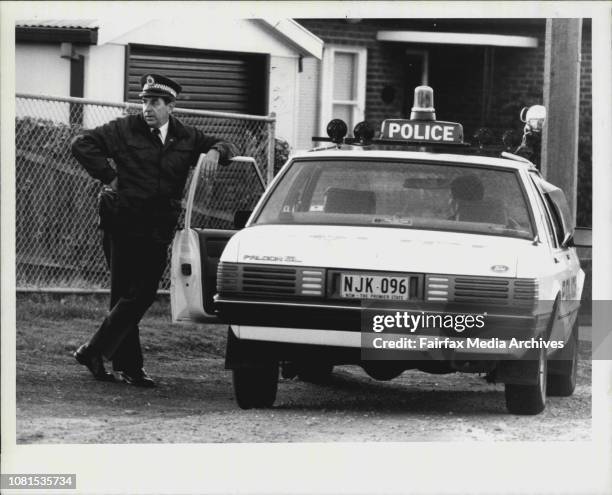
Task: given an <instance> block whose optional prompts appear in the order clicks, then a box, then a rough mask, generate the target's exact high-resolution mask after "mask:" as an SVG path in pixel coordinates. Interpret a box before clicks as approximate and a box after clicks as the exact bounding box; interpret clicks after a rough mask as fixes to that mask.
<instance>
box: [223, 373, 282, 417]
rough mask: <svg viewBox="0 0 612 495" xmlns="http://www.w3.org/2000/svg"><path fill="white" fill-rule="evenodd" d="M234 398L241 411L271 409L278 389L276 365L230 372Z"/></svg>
mask: <svg viewBox="0 0 612 495" xmlns="http://www.w3.org/2000/svg"><path fill="white" fill-rule="evenodd" d="M232 381H233V384H234V396H235V397H236V402H237V403H238V406H239V407H240V408H241V409H252V408H255V409H264V408H269V407H272V405H273V404H274V401H275V400H276V391H277V389H278V363H277V362H275V363H270V364H265V365H261V366H244V367H240V368H236V369H234V370H232Z"/></svg>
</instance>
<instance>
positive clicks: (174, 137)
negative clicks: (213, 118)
mask: <svg viewBox="0 0 612 495" xmlns="http://www.w3.org/2000/svg"><path fill="white" fill-rule="evenodd" d="M140 82H141V86H142V92H141V93H140V95H139V96H140V97H141V98H142V113H141V114H138V115H129V116H127V117H122V118H119V119H116V120H114V121H112V122H109V123H107V124H104V125H102V126H100V127H97V128H96V129H93V130H89V131H85V132H83V133H82V134H81V135H79V136H77V137H76V138H75V140H74V141H73V143H72V153H73V155H74V157H75V158H76V159H77V160H78V162H79V163H80V164H81V165H82V166H83V167H84V168H85V170H87V172H88V173H89V174H90V175H91V176H92V177H93V178H95V179H98V180H100V181H102V182H103V183H104V184H105V187H106V189H107V191H108V192H109V193H110V194H109V195H108V196H109V197H110V198H111V200H110V203H111V204H110V206H108V205H107V206H108V207H107V213H108V212H109V211H110V212H111V214H110V215H107V217H106V219H105V223H106V225H105V229H106V231H107V233H108V234H109V237H108V247H109V248H110V260H111V263H110V265H111V310H110V312H109V313H108V315H107V317H106V318H105V319H104V321H103V322H102V324H101V326H100V327H99V329H98V330H97V331H96V332H95V333H94V335H93V336H92V337H91V339H90V340H89V342H88V343H86V344H84V345H82V346H81V347H79V348H78V350H77V351H76V352H75V358H76V360H77V361H78V362H79V363H81V364H83V365H85V366H87V368H88V369H89V370H90V371H91V373H92V374H93V375H94V377H95V378H96V379H98V380H103V381H114V380H119V381H123V382H125V383H128V384H132V385H136V386H141V387H152V386H155V382H154V381H153V380H152V379H151V378H150V377H149V376H148V375H147V373H146V372H145V370H144V368H143V359H142V352H141V348H140V338H139V335H138V323H139V322H140V319H141V318H142V316H143V315H144V313H145V312H146V310H147V309H148V308H149V306H150V305H151V304H152V303H153V301H154V299H155V295H156V292H157V288H158V285H159V281H160V279H161V276H162V274H163V272H164V269H165V268H166V260H167V249H168V245H169V243H170V241H171V240H172V236H173V233H174V230H175V227H176V223H177V220H178V217H179V214H180V212H181V197H182V193H183V189H184V186H185V182H186V180H187V175H188V172H189V169H190V168H191V167H193V166H194V165H195V164H196V163H197V160H198V158H199V156H200V154H202V153H205V154H206V156H205V159H204V167H205V168H207V169H208V170H214V169H215V168H216V167H217V165H218V164H221V165H226V164H227V163H229V161H230V160H231V158H232V157H233V156H234V152H233V146H232V145H231V144H229V143H226V142H223V141H221V140H219V139H216V138H214V137H210V136H206V135H204V134H203V133H202V132H201V131H200V130H198V129H196V128H194V127H188V126H185V125H183V124H182V123H181V122H180V121H179V120H178V119H177V118H175V117H174V116H173V115H172V111H173V110H174V105H175V100H176V97H177V95H178V94H179V92H180V91H181V89H182V88H181V86H180V85H179V84H178V83H176V82H175V81H173V80H172V79H170V78H168V77H164V76H162V75H159V74H146V75H144V76H143V77H142V79H141V81H140ZM109 158H112V159H113V160H114V162H115V164H116V170H115V169H113V167H111V165H110V164H109V161H108V159H109ZM113 193H116V194H113ZM103 357H105V358H107V359H110V360H112V362H113V369H114V373H113V374H111V373H109V372H107V371H106V369H105V367H104V362H103Z"/></svg>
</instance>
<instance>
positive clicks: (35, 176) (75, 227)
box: [15, 94, 275, 292]
mask: <svg viewBox="0 0 612 495" xmlns="http://www.w3.org/2000/svg"><path fill="white" fill-rule="evenodd" d="M15 111H16V121H15V148H16V150H15V151H16V152H15V158H16V159H15V181H16V191H15V193H16V197H15V201H16V205H15V206H16V222H15V234H16V246H15V250H16V252H15V257H16V264H17V266H16V285H17V290H22V291H30V290H41V291H57V290H62V291H63V290H65V291H84V292H96V291H106V290H108V287H109V286H110V277H109V273H108V269H107V266H106V263H105V260H104V256H103V251H102V246H101V232H99V230H98V213H97V197H98V193H99V191H100V189H101V184H100V183H99V182H98V181H96V180H94V179H92V178H91V177H90V176H89V175H88V174H87V173H86V172H85V171H84V169H83V168H82V167H81V166H80V165H79V164H78V163H77V162H76V160H75V159H74V158H73V157H72V155H71V152H70V144H71V141H72V139H73V138H74V136H76V135H77V134H78V133H79V132H80V131H81V130H82V129H84V128H85V129H89V128H93V127H97V126H99V125H102V124H104V123H106V122H109V121H110V120H113V119H115V118H118V117H121V116H124V115H127V114H128V113H137V112H139V111H140V105H138V104H133V103H106V102H96V101H90V100H86V99H82V98H57V97H50V96H38V95H25V94H18V95H17V96H16V106H15ZM174 114H175V115H176V116H177V117H178V118H179V119H180V120H181V121H182V122H183V123H184V124H187V125H191V126H195V127H198V128H200V129H201V130H202V131H204V132H205V133H206V134H210V135H213V136H217V137H219V138H223V139H226V140H228V141H230V142H232V143H234V144H235V145H236V147H237V148H238V151H239V153H240V154H241V155H243V156H252V157H253V158H255V161H256V163H257V165H258V168H259V170H260V173H261V176H263V177H264V178H267V179H268V181H269V180H270V179H271V177H272V176H273V173H274V170H273V168H274V145H275V140H274V124H275V119H274V116H269V117H261V116H251V115H234V114H227V113H217V112H207V111H198V110H187V109H178V108H177V109H176V110H175V112H174ZM205 179H206V180H207V181H208V184H207V187H206V191H207V195H206V198H205V203H201V206H200V207H201V208H204V209H205V210H206V211H207V212H208V213H207V216H206V218H207V219H208V220H207V221H206V222H205V223H203V224H202V225H200V226H201V227H209V228H228V227H229V226H230V223H229V221H230V218H231V214H230V211H229V209H230V208H233V207H235V206H236V205H239V206H245V205H246V206H252V204H253V203H254V201H256V199H257V198H258V195H259V194H260V190H261V185H260V183H259V181H258V180H257V174H249V173H248V172H245V169H244V167H240V166H234V165H231V166H230V167H227V169H224V168H221V167H220V168H219V169H218V173H217V174H215V176H214V177H206V178H205ZM187 184H189V181H187ZM236 184H239V185H238V186H236ZM237 187H238V189H236V188H237ZM184 196H185V195H184ZM228 198H233V199H231V200H228ZM239 198H243V200H242V201H237V199H239ZM244 198H246V201H245V200H244ZM247 203H248V205H247ZM183 207H184V204H183ZM181 222H182V218H181V221H180V222H179V224H180V223H181ZM169 287H170V279H169V270H168V269H166V273H165V274H164V276H163V278H162V281H161V283H160V289H161V290H167V289H169Z"/></svg>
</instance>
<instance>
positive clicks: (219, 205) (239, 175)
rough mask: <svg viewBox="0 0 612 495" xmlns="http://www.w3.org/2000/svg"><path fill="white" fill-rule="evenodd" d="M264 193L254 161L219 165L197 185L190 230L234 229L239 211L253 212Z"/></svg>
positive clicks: (238, 161) (238, 160) (239, 161)
mask: <svg viewBox="0 0 612 495" xmlns="http://www.w3.org/2000/svg"><path fill="white" fill-rule="evenodd" d="M263 191H264V186H263V183H262V178H261V174H259V173H258V170H257V168H256V164H255V162H254V161H247V160H242V161H241V160H240V159H237V160H236V161H232V162H231V163H230V164H229V165H227V166H219V167H218V168H217V170H216V171H215V172H214V173H213V174H208V175H206V176H203V177H202V178H201V179H200V180H199V181H198V183H197V186H196V190H195V195H194V200H193V209H192V216H191V227H192V228H199V229H233V228H234V214H235V213H236V212H237V211H239V210H248V211H251V210H253V209H254V208H255V205H256V203H257V201H259V198H260V197H261V195H262V194H263Z"/></svg>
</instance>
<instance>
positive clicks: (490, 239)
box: [171, 87, 584, 414]
mask: <svg viewBox="0 0 612 495" xmlns="http://www.w3.org/2000/svg"><path fill="white" fill-rule="evenodd" d="M327 130H328V135H329V137H328V138H325V140H327V141H329V143H327V144H324V145H323V146H320V147H318V148H315V149H313V150H310V151H308V152H301V153H299V154H296V155H294V156H292V157H291V158H290V159H289V161H288V162H287V163H286V164H285V166H284V167H283V168H282V170H281V171H280V173H278V175H277V176H276V177H275V179H274V180H273V182H272V183H271V184H270V185H269V187H267V189H266V190H265V193H263V195H262V196H261V198H260V199H259V201H258V202H257V204H256V205H255V206H254V208H252V209H250V210H246V211H245V210H241V211H236V212H235V215H234V224H235V225H234V228H229V229H226V230H211V229H202V228H199V227H198V225H196V223H194V222H193V221H192V214H193V210H194V208H196V206H194V197H195V196H196V192H195V191H196V189H197V188H198V187H200V186H199V185H198V181H197V179H194V180H193V182H192V184H191V189H190V192H189V198H188V202H187V216H186V221H185V228H184V229H183V230H180V231H179V232H178V233H177V234H176V238H175V240H174V244H173V247H172V249H173V254H172V266H171V280H172V284H171V285H172V289H171V299H172V312H173V320H174V321H178V322H180V321H192V322H193V321H196V322H197V321H200V322H206V321H211V319H217V320H220V321H223V322H226V323H227V324H228V325H229V330H228V340H227V349H226V368H228V369H231V370H232V372H233V385H234V392H235V397H236V400H237V403H238V405H239V406H240V407H241V408H262V407H271V406H272V405H273V403H274V401H275V399H276V394H277V384H278V378H279V369H281V370H282V372H283V375H284V376H285V377H292V376H295V375H297V376H299V377H300V378H302V379H304V380H310V381H323V380H325V379H326V378H328V377H329V376H330V374H331V373H332V372H333V367H334V366H336V365H340V364H356V365H360V366H362V367H363V369H364V370H365V371H366V372H367V373H368V374H369V375H370V376H372V377H373V378H376V379H381V380H389V379H392V378H394V377H396V376H398V375H400V374H401V373H402V372H404V371H405V370H411V369H416V370H421V371H425V372H430V373H448V372H455V371H461V372H471V373H483V374H485V376H486V377H487V378H488V379H489V380H491V381H495V382H498V383H503V384H504V386H505V400H506V406H507V409H508V411H509V412H511V413H514V414H537V413H539V412H541V411H542V410H543V409H544V408H545V404H546V396H547V395H556V396H569V395H571V394H572V393H573V391H574V388H575V386H576V371H577V360H578V326H577V313H578V309H579V301H580V296H581V292H582V286H583V281H584V273H583V271H582V270H581V268H580V264H579V260H578V257H577V255H576V252H575V249H574V247H573V240H572V239H573V225H572V223H571V216H570V214H569V209H568V205H567V203H566V200H565V197H564V194H563V192H562V191H561V190H560V189H559V188H557V187H555V186H553V185H552V184H550V183H548V182H546V181H545V180H544V179H543V177H542V176H541V174H540V172H539V171H538V170H537V169H536V167H535V166H534V165H533V164H532V163H531V162H529V161H527V160H525V159H522V158H521V157H518V156H515V155H512V154H508V153H503V154H502V155H503V156H499V154H498V156H487V155H488V154H487V153H484V152H483V150H482V149H481V150H478V149H476V150H474V149H473V148H471V147H469V146H468V145H466V144H465V143H464V142H463V129H462V126H461V125H460V124H458V123H452V122H444V121H438V120H436V117H435V112H434V108H433V91H432V89H431V88H429V87H418V88H416V90H415V106H414V108H413V109H412V114H411V118H410V119H407V120H401V119H391V120H386V121H384V122H383V123H382V126H381V129H380V134H379V136H378V137H377V138H375V137H374V132H373V130H372V129H371V128H370V127H369V126H368V125H367V124H366V123H360V124H358V125H357V126H356V127H355V129H354V137H352V138H347V137H346V134H347V128H346V125H345V124H344V123H343V122H342V121H339V120H333V121H332V122H331V123H330V125H329V126H328V129H327ZM317 140H318V141H324V139H323V138H317ZM240 161H242V165H247V166H249V165H251V166H252V168H253V170H256V167H255V166H254V163H252V159H246V158H242V159H240ZM249 162H251V163H249ZM232 166H233V165H232ZM194 177H196V178H197V177H198V174H197V173H196V174H195V176H194ZM260 185H261V187H262V189H263V181H260ZM430 317H433V318H432V321H433V324H432V325H426V324H425V322H427V321H429V318H430ZM449 318H450V321H451V323H450V324H449V325H447V324H446V323H447V322H448V321H449ZM415 321H417V322H418V321H420V325H418V324H416V323H415ZM411 322H412V325H410V323H411ZM467 322H471V323H472V325H467ZM373 323H384V325H379V328H376V325H374V324H373ZM459 323H460V324H459ZM385 325H386V326H385ZM400 327H401V328H400ZM402 342H403V343H404V344H405V345H404V346H403V347H402V345H401V343H402ZM410 342H412V344H413V345H412V346H411V345H410ZM512 344H514V345H512Z"/></svg>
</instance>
